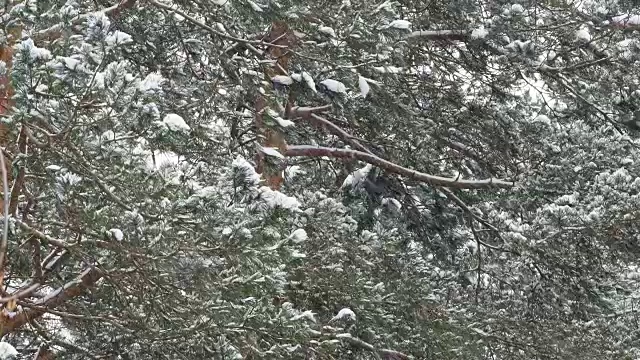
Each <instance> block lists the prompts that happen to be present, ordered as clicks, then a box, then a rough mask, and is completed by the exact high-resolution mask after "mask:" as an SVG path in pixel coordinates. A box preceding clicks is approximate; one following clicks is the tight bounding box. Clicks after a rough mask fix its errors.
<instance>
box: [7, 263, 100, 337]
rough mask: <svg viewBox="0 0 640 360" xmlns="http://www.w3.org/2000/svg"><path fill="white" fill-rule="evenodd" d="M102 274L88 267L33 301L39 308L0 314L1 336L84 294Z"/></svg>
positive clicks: (96, 269)
mask: <svg viewBox="0 0 640 360" xmlns="http://www.w3.org/2000/svg"><path fill="white" fill-rule="evenodd" d="M102 276H103V273H102V272H101V271H100V270H98V268H96V267H91V268H88V269H87V270H85V271H84V272H83V273H82V274H80V276H78V277H77V278H76V279H75V280H73V281H70V282H68V283H66V284H65V285H63V286H61V287H59V288H58V289H56V290H53V291H52V292H50V293H49V294H48V295H47V296H45V297H44V298H42V299H40V300H38V301H36V302H35V303H33V305H36V306H39V308H29V309H22V310H19V311H18V312H17V313H11V314H8V313H6V312H3V313H2V315H0V320H1V323H0V336H4V335H5V334H8V333H10V332H12V331H14V330H16V329H18V328H19V327H21V326H22V325H24V324H26V323H27V322H29V321H31V320H33V319H35V318H37V317H40V316H42V315H43V314H44V313H45V310H44V309H46V308H54V307H56V306H58V305H60V304H62V303H63V302H65V301H66V300H68V299H71V298H74V297H76V296H78V295H80V294H82V293H83V292H84V291H85V290H86V289H88V288H89V287H90V286H92V285H94V284H95V283H96V282H97V281H98V280H99V279H100V278H101V277H102Z"/></svg>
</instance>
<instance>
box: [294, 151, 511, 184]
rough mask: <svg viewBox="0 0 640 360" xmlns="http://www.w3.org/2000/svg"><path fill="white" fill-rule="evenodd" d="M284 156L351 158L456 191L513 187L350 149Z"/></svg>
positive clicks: (305, 152)
mask: <svg viewBox="0 0 640 360" xmlns="http://www.w3.org/2000/svg"><path fill="white" fill-rule="evenodd" d="M284 155H285V156H289V157H295V156H309V157H323V156H327V157H332V158H353V159H358V160H360V161H363V162H366V163H368V164H371V165H375V166H377V167H379V168H382V169H385V170H386V171H389V172H392V173H396V174H398V175H402V176H406V177H407V178H410V179H413V180H416V181H420V182H424V183H427V184H430V185H436V186H444V187H450V188H457V189H484V188H491V187H498V188H510V187H512V186H513V185H514V183H513V182H509V181H504V180H500V179H496V178H490V179H483V180H464V179H459V178H455V177H453V178H446V177H442V176H437V175H429V174H425V173H421V172H419V171H416V170H413V169H409V168H406V167H404V166H401V165H398V164H395V163H392V162H390V161H387V160H384V159H382V158H380V157H378V156H376V155H373V154H370V153H366V152H363V151H357V150H351V149H337V148H328V147H319V146H309V145H292V146H289V147H288V148H287V151H286V152H285V154H284Z"/></svg>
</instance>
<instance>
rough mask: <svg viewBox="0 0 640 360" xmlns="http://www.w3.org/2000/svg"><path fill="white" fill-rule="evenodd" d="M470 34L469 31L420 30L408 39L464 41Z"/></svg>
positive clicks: (407, 37)
mask: <svg viewBox="0 0 640 360" xmlns="http://www.w3.org/2000/svg"><path fill="white" fill-rule="evenodd" d="M469 34H470V32H469V31H467V30H420V31H414V32H412V33H411V34H409V35H407V36H406V39H408V40H410V39H424V40H428V41H434V40H447V41H464V40H467V38H468V37H469Z"/></svg>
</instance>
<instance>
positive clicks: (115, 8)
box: [33, 0, 136, 41]
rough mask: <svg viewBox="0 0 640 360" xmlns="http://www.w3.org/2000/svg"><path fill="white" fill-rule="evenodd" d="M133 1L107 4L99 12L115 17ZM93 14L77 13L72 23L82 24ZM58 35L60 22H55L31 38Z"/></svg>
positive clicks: (39, 38)
mask: <svg viewBox="0 0 640 360" xmlns="http://www.w3.org/2000/svg"><path fill="white" fill-rule="evenodd" d="M135 3H136V0H122V1H120V2H119V3H117V4H115V5H112V6H109V7H107V8H104V9H102V10H101V11H99V12H102V13H104V14H105V15H108V16H111V17H117V16H118V15H120V13H121V12H122V11H123V10H125V9H129V8H131V7H133V5H134V4H135ZM93 14H95V13H94V12H92V13H84V14H81V15H78V16H77V17H76V18H75V19H73V20H72V23H73V24H74V25H79V24H82V23H83V22H85V21H87V19H88V18H89V16H91V15H93ZM60 35H62V24H56V25H53V26H52V27H50V28H47V29H44V30H41V31H38V32H37V33H35V34H34V35H33V39H34V40H35V41H39V40H55V39H57V38H59V37H60Z"/></svg>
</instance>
